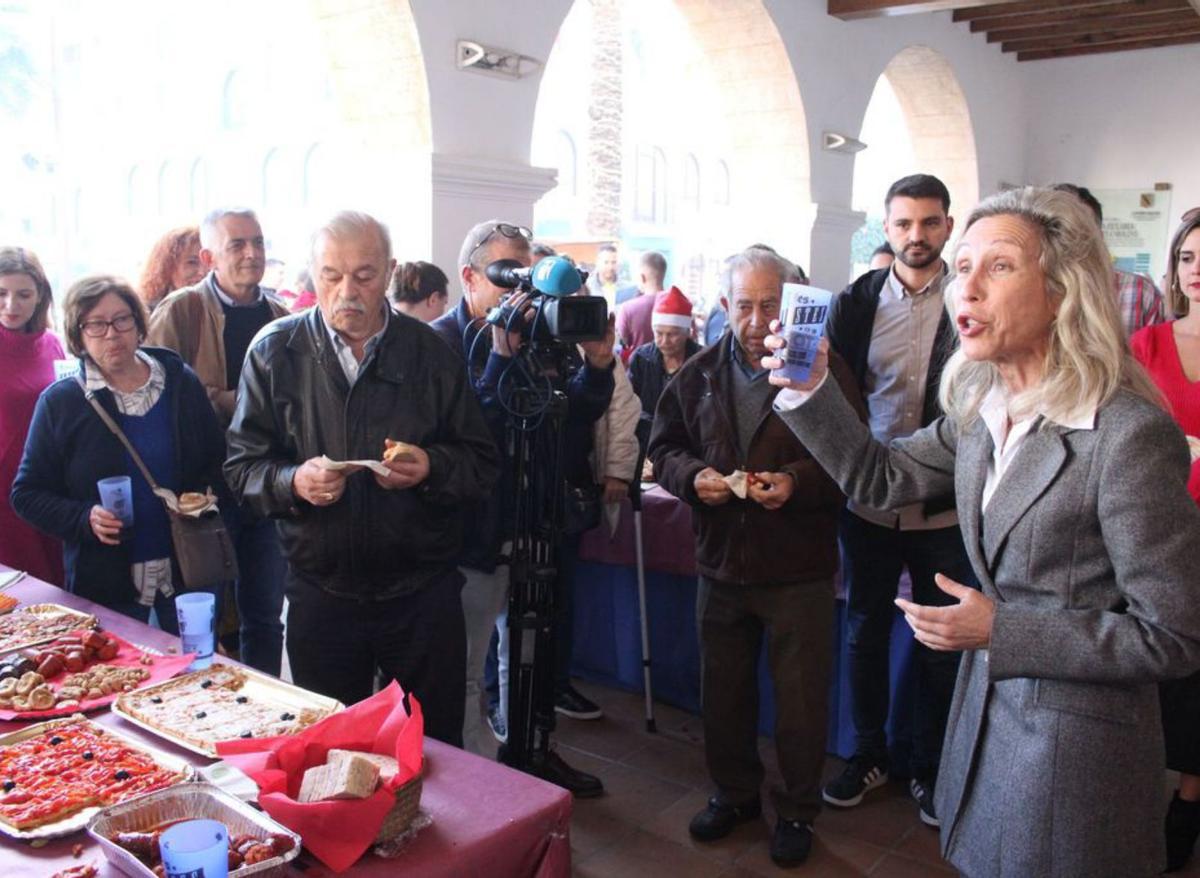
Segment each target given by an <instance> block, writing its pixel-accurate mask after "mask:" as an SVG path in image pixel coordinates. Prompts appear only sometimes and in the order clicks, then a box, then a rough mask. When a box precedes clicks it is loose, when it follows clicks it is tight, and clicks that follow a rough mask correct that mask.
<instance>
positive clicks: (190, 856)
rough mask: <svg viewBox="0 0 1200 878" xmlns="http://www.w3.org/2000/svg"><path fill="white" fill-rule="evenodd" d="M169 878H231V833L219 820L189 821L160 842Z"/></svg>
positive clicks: (165, 869) (163, 835)
mask: <svg viewBox="0 0 1200 878" xmlns="http://www.w3.org/2000/svg"><path fill="white" fill-rule="evenodd" d="M158 848H159V852H160V853H161V854H162V862H163V871H164V872H165V873H166V875H167V878H228V875H229V830H228V829H227V828H226V826H225V824H224V823H222V822H221V821H219V820H185V821H183V822H182V823H176V824H175V825H174V826H172V827H170V828H169V829H167V830H166V831H165V832H163V834H162V837H161V838H160V839H159V842H158Z"/></svg>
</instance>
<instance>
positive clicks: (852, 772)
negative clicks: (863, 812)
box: [821, 756, 888, 808]
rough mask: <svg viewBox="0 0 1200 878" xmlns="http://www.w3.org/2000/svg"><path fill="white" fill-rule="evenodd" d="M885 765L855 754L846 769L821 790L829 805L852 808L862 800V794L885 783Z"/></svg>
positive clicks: (822, 796)
mask: <svg viewBox="0 0 1200 878" xmlns="http://www.w3.org/2000/svg"><path fill="white" fill-rule="evenodd" d="M887 779H888V772H887V767H886V766H883V765H880V764H879V763H878V762H877V761H876V760H874V759H871V758H869V757H865V756H855V757H854V758H853V759H851V760H850V762H849V764H848V765H847V766H846V770H845V771H843V772H842V773H841V774H839V775H838V776H837V777H835V778H834V779H833V780H831V781H830V782H829V783H827V784H826V785H825V789H823V790H822V791H821V798H823V799H824V800H825V801H826V802H828V803H829V804H830V805H836V806H837V807H839V808H853V807H854V806H855V805H857V804H858V803H859V802H861V801H862V800H863V795H864V794H865V793H867V792H868V791H870V790H873V789H875V788H876V787H881V786H883V785H884V784H885V783H887Z"/></svg>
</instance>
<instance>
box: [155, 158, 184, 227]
mask: <svg viewBox="0 0 1200 878" xmlns="http://www.w3.org/2000/svg"><path fill="white" fill-rule="evenodd" d="M188 201H189V198H188V192H187V188H186V186H185V183H184V179H183V169H182V168H181V167H180V166H179V164H178V163H177V162H173V161H169V160H168V161H165V162H163V163H162V165H160V166H159V169H158V214H159V216H169V215H172V214H177V213H184V212H186V211H187V207H188Z"/></svg>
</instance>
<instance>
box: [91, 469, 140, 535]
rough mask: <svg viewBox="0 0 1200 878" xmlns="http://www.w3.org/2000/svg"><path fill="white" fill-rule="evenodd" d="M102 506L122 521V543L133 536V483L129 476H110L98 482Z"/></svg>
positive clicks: (97, 487) (97, 488) (97, 486)
mask: <svg viewBox="0 0 1200 878" xmlns="http://www.w3.org/2000/svg"><path fill="white" fill-rule="evenodd" d="M96 490H98V491H99V492H100V505H101V506H103V507H104V508H105V509H107V510H108V511H109V512H111V513H112V514H113V515H115V516H116V517H117V518H119V519H121V536H120V540H121V542H125V540H128V539H130V538H132V536H133V483H132V481H131V480H130V478H129V476H110V477H109V478H107V479H101V480H100V481H98V482H96Z"/></svg>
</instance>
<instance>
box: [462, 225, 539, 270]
mask: <svg viewBox="0 0 1200 878" xmlns="http://www.w3.org/2000/svg"><path fill="white" fill-rule="evenodd" d="M501 225H506V226H519V225H520V223H510V222H506V221H505V220H498V219H490V220H484V221H483V222H481V223H475V225H473V226H471V230H470V231H469V232H467V236H466V237H465V238H463V242H462V247H460V248H459V251H458V268H459V270H460V271H461V270H462V269H464V268H466V267H467V266H468V265H469V266H471V268H473V269H475V270H476V271H483V269H484V268H485V267H486V266H487V263H488V262H489V261H490V260H489V259H487V252H488V251H487V245H488V244H490V243H491V242H492V241H494V240H496V236H497V235H499V234H500V233H499V232H498V231H497V229H496V227H497V226H501ZM508 240H510V241H515V242H517V247H520V246H521V243H520V242H522V241H524V242H525V246H526V247H528V246H529V241H528V240H527V239H525V238H524V237H517V238H509V239H508Z"/></svg>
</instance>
